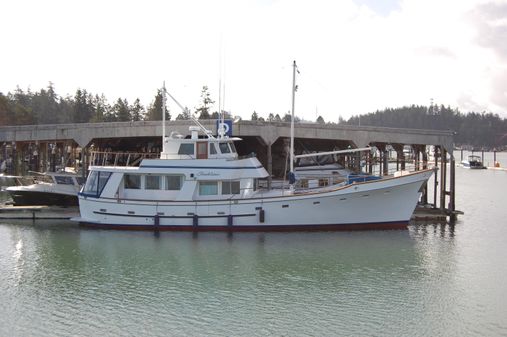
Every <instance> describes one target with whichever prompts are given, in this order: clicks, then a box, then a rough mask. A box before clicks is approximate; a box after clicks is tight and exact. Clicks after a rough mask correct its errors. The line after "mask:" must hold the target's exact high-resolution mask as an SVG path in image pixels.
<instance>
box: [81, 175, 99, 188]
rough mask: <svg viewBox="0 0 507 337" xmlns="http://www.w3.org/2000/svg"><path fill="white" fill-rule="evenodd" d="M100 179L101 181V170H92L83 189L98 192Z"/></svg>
mask: <svg viewBox="0 0 507 337" xmlns="http://www.w3.org/2000/svg"><path fill="white" fill-rule="evenodd" d="M98 181H99V172H97V171H91V172H90V175H89V176H88V179H87V180H86V185H85V187H84V189H83V192H84V193H91V194H97V191H98V187H99V184H98Z"/></svg>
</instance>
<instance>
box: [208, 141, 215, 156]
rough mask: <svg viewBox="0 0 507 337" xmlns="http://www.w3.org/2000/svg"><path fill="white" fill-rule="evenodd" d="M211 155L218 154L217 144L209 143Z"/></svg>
mask: <svg viewBox="0 0 507 337" xmlns="http://www.w3.org/2000/svg"><path fill="white" fill-rule="evenodd" d="M209 154H217V148H216V146H215V143H209Z"/></svg>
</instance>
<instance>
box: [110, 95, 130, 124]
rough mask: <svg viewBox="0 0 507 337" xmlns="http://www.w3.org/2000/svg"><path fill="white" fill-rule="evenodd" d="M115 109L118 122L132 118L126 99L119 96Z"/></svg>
mask: <svg viewBox="0 0 507 337" xmlns="http://www.w3.org/2000/svg"><path fill="white" fill-rule="evenodd" d="M113 110H114V115H115V116H116V120H117V121H118V122H128V121H131V120H132V116H131V114H130V109H129V104H128V102H127V100H126V99H121V98H118V100H117V101H116V104H115V105H114V107H113Z"/></svg>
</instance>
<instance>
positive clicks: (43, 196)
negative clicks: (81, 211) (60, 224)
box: [8, 190, 79, 206]
mask: <svg viewBox="0 0 507 337" xmlns="http://www.w3.org/2000/svg"><path fill="white" fill-rule="evenodd" d="M8 192H9V195H10V197H11V199H12V201H13V203H14V205H15V206H34V205H43V206H78V205H79V201H78V198H77V194H76V195H67V194H61V193H51V192H37V191H10V190H8Z"/></svg>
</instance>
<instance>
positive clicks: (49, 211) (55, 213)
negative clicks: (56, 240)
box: [0, 205, 79, 220]
mask: <svg viewBox="0 0 507 337" xmlns="http://www.w3.org/2000/svg"><path fill="white" fill-rule="evenodd" d="M78 216H79V207H77V206H75V207H58V206H10V205H6V206H0V219H32V220H39V219H41V220H44V219H45V220H52V219H55V220H56V219H60V220H68V219H70V218H73V217H78Z"/></svg>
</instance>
